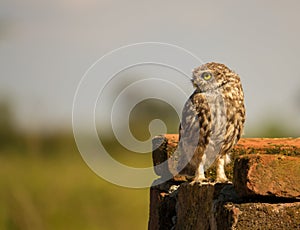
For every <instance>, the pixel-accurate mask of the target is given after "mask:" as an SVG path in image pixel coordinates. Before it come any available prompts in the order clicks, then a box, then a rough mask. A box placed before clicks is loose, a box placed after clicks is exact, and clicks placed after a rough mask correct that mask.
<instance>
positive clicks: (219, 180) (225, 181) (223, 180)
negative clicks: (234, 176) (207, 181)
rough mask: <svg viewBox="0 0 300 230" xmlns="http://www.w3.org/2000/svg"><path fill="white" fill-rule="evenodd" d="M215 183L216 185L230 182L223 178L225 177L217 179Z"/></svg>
mask: <svg viewBox="0 0 300 230" xmlns="http://www.w3.org/2000/svg"><path fill="white" fill-rule="evenodd" d="M215 182H216V183H228V182H230V181H229V180H228V178H227V177H226V176H225V177H217V178H216V181H215Z"/></svg>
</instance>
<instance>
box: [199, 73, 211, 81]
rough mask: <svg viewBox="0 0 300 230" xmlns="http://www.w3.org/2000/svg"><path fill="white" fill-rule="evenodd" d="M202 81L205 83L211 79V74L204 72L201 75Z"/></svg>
mask: <svg viewBox="0 0 300 230" xmlns="http://www.w3.org/2000/svg"><path fill="white" fill-rule="evenodd" d="M201 77H202V79H204V80H205V81H208V80H210V79H211V78H212V74H211V73H209V72H204V73H202V74H201Z"/></svg>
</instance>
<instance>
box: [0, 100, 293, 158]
mask: <svg viewBox="0 0 300 230" xmlns="http://www.w3.org/2000/svg"><path fill="white" fill-rule="evenodd" d="M153 119H159V120H161V121H163V122H164V124H165V126H166V128H167V133H178V125H179V122H180V121H179V117H178V116H177V114H176V111H175V110H174V109H173V108H172V107H171V106H170V105H168V104H167V103H165V102H163V101H160V100H157V99H149V100H145V101H142V102H141V103H139V104H137V105H136V106H135V108H134V109H133V110H132V111H131V113H130V118H129V121H124V122H129V127H130V131H131V133H132V134H133V136H134V137H135V138H137V139H139V140H141V141H143V140H147V139H149V138H150V132H149V124H150V122H151V121H152V120H153ZM106 134H107V135H106V136H105V137H104V138H103V139H101V141H102V143H103V144H104V146H105V147H106V148H107V150H109V149H111V150H116V149H117V150H118V151H109V152H118V154H117V155H116V156H114V157H116V158H117V157H118V155H120V153H122V155H124V154H123V153H129V154H135V155H136V156H139V157H142V156H141V155H140V154H138V153H133V152H130V151H128V150H126V149H125V148H124V147H123V146H121V145H120V144H119V143H118V140H117V139H116V138H115V136H114V134H113V131H112V130H110V131H108V132H107V133H106ZM298 134H299V133H294V132H291V131H290V130H288V129H287V128H286V127H284V126H282V122H280V120H278V119H277V118H273V119H268V120H267V121H266V120H263V121H261V122H260V125H259V128H255V127H254V130H251V132H250V136H247V137H270V138H273V137H297V135H298ZM298 136H299V135H298ZM100 137H101V135H100V134H99V138H100ZM76 151H77V147H76V143H75V140H74V137H73V132H72V130H71V128H70V129H69V130H56V131H53V132H43V131H29V130H26V131H25V130H20V129H19V127H18V125H17V123H16V120H15V116H14V111H13V109H12V106H11V103H9V101H1V102H0V154H4V153H11V152H17V153H22V154H24V153H27V154H40V153H42V154H44V155H53V154H58V153H64V154H65V153H67V152H76Z"/></svg>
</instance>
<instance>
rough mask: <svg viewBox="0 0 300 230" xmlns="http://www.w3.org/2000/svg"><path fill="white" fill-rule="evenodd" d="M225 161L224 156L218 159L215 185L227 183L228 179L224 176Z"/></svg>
mask: <svg viewBox="0 0 300 230" xmlns="http://www.w3.org/2000/svg"><path fill="white" fill-rule="evenodd" d="M225 159H226V156H222V157H220V158H219V159H218V161H217V178H216V183H226V182H229V180H228V178H227V177H226V174H225V169H224V167H225Z"/></svg>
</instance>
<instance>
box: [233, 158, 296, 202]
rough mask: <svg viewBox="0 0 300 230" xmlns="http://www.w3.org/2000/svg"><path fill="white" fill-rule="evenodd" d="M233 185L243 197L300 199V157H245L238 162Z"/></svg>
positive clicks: (235, 165)
mask: <svg viewBox="0 0 300 230" xmlns="http://www.w3.org/2000/svg"><path fill="white" fill-rule="evenodd" d="M233 184H234V187H235V189H236V191H237V193H238V194H239V195H240V196H243V197H246V196H257V195H259V196H276V197H286V198H297V197H299V198H300V158H299V157H290V156H283V155H271V154H270V155H260V154H255V155H245V156H241V157H240V158H238V159H236V161H235V164H234V176H233Z"/></svg>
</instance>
